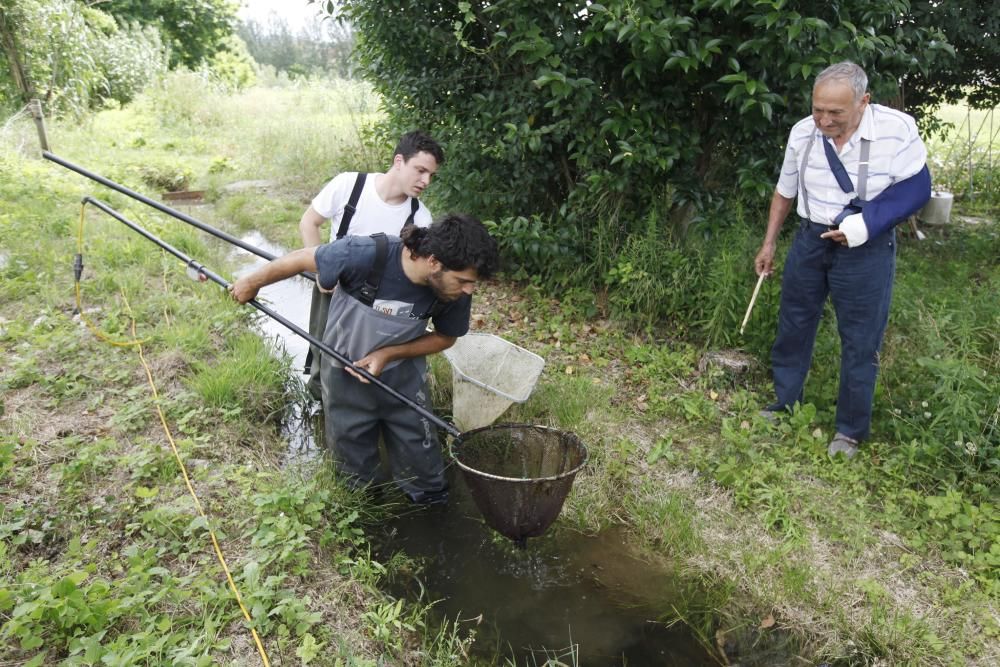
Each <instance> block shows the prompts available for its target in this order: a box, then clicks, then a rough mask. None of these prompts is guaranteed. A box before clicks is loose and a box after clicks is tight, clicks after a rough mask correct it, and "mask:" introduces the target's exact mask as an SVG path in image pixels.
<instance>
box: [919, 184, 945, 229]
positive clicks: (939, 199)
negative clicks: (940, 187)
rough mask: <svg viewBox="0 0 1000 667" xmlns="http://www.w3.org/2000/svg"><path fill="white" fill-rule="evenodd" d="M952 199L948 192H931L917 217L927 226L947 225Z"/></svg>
mask: <svg viewBox="0 0 1000 667" xmlns="http://www.w3.org/2000/svg"><path fill="white" fill-rule="evenodd" d="M953 201H954V197H953V196H952V194H951V193H950V192H937V191H935V192H932V193H931V198H930V201H928V202H927V203H926V204H925V205H924V207H923V208H922V209H920V213H918V214H917V217H918V218H920V221H921V222H923V223H925V224H928V225H947V224H948V222H949V219H950V218H951V204H952V202H953Z"/></svg>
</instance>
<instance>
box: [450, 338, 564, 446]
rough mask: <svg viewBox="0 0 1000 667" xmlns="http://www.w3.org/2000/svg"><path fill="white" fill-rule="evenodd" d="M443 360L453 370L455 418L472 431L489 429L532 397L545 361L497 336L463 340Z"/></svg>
mask: <svg viewBox="0 0 1000 667" xmlns="http://www.w3.org/2000/svg"><path fill="white" fill-rule="evenodd" d="M444 356H445V357H446V358H447V359H448V361H449V362H450V363H451V367H452V417H453V419H454V421H455V425H456V426H457V427H458V428H459V429H461V430H463V431H469V430H472V429H475V428H481V427H483V426H489V425H490V424H492V423H493V422H494V421H495V420H496V419H497V418H498V417H499V416H500V415H502V414H503V413H504V411H505V410H507V408H509V407H510V405H511V404H512V403H523V402H524V401H526V400H528V397H529V396H531V392H532V391H533V390H534V388H535V383H536V382H537V381H538V376H539V375H540V374H541V372H542V368H543V367H544V366H545V360H544V359H542V358H541V357H540V356H538V355H537V354H535V353H534V352H529V351H528V350H526V349H524V348H523V347H520V346H517V345H514V344H513V343H511V342H509V341H506V340H504V339H503V338H500V337H499V336H494V335H493V334H477V333H470V334H466V335H465V336H462V337H461V338H459V339H458V341H457V342H456V343H455V344H454V345H453V346H452V347H450V348H448V349H447V350H445V351H444Z"/></svg>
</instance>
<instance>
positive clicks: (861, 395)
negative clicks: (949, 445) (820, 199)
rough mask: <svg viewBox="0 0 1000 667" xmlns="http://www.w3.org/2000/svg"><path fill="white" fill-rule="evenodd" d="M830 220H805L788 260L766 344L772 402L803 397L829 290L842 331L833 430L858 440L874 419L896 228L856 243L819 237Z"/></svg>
mask: <svg viewBox="0 0 1000 667" xmlns="http://www.w3.org/2000/svg"><path fill="white" fill-rule="evenodd" d="M829 229H830V228H829V227H827V226H825V225H819V224H817V223H814V222H809V221H805V220H803V221H802V222H801V224H800V226H799V230H798V232H796V234H795V240H794V241H793V242H792V248H791V250H789V251H788V258H787V260H786V261H785V268H784V275H783V277H782V281H781V309H780V311H779V314H778V334H777V337H776V338H775V341H774V347H773V348H772V349H771V364H772V372H773V374H774V391H775V394H776V395H777V399H778V400H777V403H775V404H774V405H772V406H771V409H782V408H788V407H790V406H792V405H794V404H795V402H796V401H802V396H803V393H802V390H803V386H804V385H805V381H806V375H807V373H808V372H809V366H810V364H811V363H812V352H813V344H814V343H815V341H816V329H817V327H818V326H819V320H820V316H821V315H822V314H823V304H824V303H825V302H826V297H827V295H829V296H830V300H831V301H832V302H833V309H834V312H835V313H836V314H837V331H838V333H839V334H840V346H841V352H840V388H839V393H838V398H837V419H836V427H837V430H838V431H839V432H841V433H843V434H844V435H846V436H848V437H851V438H855V439H856V440H863V439H864V438H865V437H867V435H868V431H869V429H870V427H871V419H872V400H873V398H874V395H875V379H876V377H877V375H878V353H879V347H880V346H881V345H882V334H884V333H885V326H886V323H887V322H888V320H889V304H890V303H891V302H892V281H893V277H894V275H895V272H896V235H895V231H894V230H890V231H888V232H886V233H884V234H881V235H879V236H878V237H876V238H874V239H869V240H868V242H867V243H864V244H863V245H860V246H858V247H856V248H848V247H846V246H843V245H840V244H839V243H834V242H832V241H829V240H826V239H821V238H820V237H819V235H820V234H822V233H823V232H825V231H828V230H829Z"/></svg>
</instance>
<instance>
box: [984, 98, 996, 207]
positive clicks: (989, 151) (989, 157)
mask: <svg viewBox="0 0 1000 667" xmlns="http://www.w3.org/2000/svg"><path fill="white" fill-rule="evenodd" d="M994 111H996V108H995V107H994V108H993V109H990V143H989V144H987V146H986V192H987V195H986V196H987V197H989V192H990V185H991V183H990V181H991V177H992V176H993V112H994Z"/></svg>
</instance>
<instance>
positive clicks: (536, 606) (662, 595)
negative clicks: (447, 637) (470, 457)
mask: <svg viewBox="0 0 1000 667" xmlns="http://www.w3.org/2000/svg"><path fill="white" fill-rule="evenodd" d="M453 477H454V478H455V479H453V484H452V495H451V499H450V501H449V503H448V505H447V506H444V507H435V508H430V509H426V510H413V511H408V512H406V511H404V512H402V513H401V514H400V515H399V516H397V517H396V518H394V519H392V520H390V521H389V522H387V523H386V524H385V525H384V527H383V528H382V529H381V530H380V531H378V532H377V533H376V534H375V535H373V536H372V541H373V543H374V544H376V545H377V551H376V554H377V556H378V557H379V558H380V559H381V560H382V562H386V561H387V560H388V559H389V558H390V557H391V556H392V554H393V553H396V552H399V551H402V552H403V553H405V554H406V556H408V557H409V558H412V559H415V560H416V561H417V562H418V563H419V564H420V567H419V568H418V569H417V572H416V573H414V574H411V575H409V576H407V575H405V574H396V575H395V578H394V579H393V580H392V581H391V582H390V592H391V593H392V594H394V595H396V596H403V595H405V596H407V597H410V598H411V599H421V600H422V601H423V602H425V603H426V602H431V601H434V602H436V604H435V607H434V610H435V613H437V614H439V615H441V616H442V617H445V618H448V619H451V620H455V619H459V620H460V625H461V627H463V628H469V627H475V629H476V642H475V644H474V645H473V651H474V652H475V653H476V654H477V655H478V656H479V657H480V658H481V659H482V660H484V661H487V662H494V663H496V664H516V665H519V666H520V665H532V666H534V665H544V664H552V665H559V664H564V665H571V666H575V665H596V666H599V667H604V666H608V667H611V666H614V667H624V666H625V665H718V664H720V660H719V658H718V657H717V655H716V654H712V653H710V652H709V651H708V650H707V649H706V648H705V647H704V646H703V645H702V644H701V643H700V642H699V641H698V639H697V637H696V636H695V634H694V633H693V631H692V630H691V629H690V628H688V627H687V626H685V625H684V624H683V623H670V622H669V621H667V620H665V619H666V618H667V617H668V616H671V615H672V614H671V601H674V604H676V605H678V606H681V604H680V602H679V600H680V597H681V593H680V592H679V590H678V587H677V586H678V581H677V579H676V578H675V577H674V575H672V574H671V573H670V572H669V571H668V570H667V568H665V567H664V566H662V565H656V564H652V563H649V562H647V561H644V560H642V559H640V558H639V557H637V556H636V555H635V554H634V553H633V552H632V550H631V549H630V548H629V546H628V543H627V539H626V537H625V534H624V533H623V532H622V531H619V530H609V531H605V532H603V533H600V534H598V535H596V536H587V535H582V534H580V533H577V532H574V531H570V530H565V529H563V530H558V529H555V530H553V529H550V532H549V533H547V534H545V535H543V536H541V537H538V538H533V539H529V540H528V542H527V546H526V547H525V548H524V549H520V548H518V547H516V546H514V544H513V543H512V542H510V541H509V540H507V539H505V538H502V537H500V536H498V535H497V533H495V532H494V531H492V530H491V529H490V528H488V527H487V526H486V525H485V524H484V523H483V520H482V518H481V517H480V515H479V513H478V510H477V509H476V507H475V504H474V503H473V502H472V500H471V497H470V496H469V494H468V491H467V489H466V488H465V485H464V482H463V481H462V480H461V478H460V477H459V476H457V475H455V476H453Z"/></svg>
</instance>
